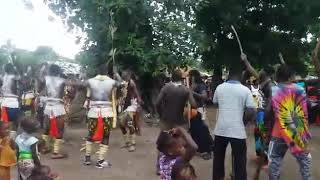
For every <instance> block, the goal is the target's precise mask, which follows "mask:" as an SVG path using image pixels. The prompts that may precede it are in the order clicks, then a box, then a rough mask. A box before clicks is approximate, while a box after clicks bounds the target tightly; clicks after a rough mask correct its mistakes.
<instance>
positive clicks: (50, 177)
mask: <svg viewBox="0 0 320 180" xmlns="http://www.w3.org/2000/svg"><path fill="white" fill-rule="evenodd" d="M27 180H59V177H58V175H56V174H54V173H52V172H51V168H50V167H49V166H45V165H41V166H38V167H36V168H34V169H33V171H32V173H31V176H30V177H29V178H28V179H27Z"/></svg>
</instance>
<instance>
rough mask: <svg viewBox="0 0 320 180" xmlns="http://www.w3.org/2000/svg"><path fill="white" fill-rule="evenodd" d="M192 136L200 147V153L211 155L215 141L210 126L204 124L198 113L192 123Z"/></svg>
mask: <svg viewBox="0 0 320 180" xmlns="http://www.w3.org/2000/svg"><path fill="white" fill-rule="evenodd" d="M190 134H191V137H192V139H193V140H194V141H195V142H196V144H197V145H198V152H200V153H211V152H212V148H213V139H212V136H211V135H210V132H209V129H208V126H207V125H206V124H205V123H204V122H203V120H202V116H201V114H200V113H199V112H198V114H197V115H196V117H194V118H193V119H191V121H190Z"/></svg>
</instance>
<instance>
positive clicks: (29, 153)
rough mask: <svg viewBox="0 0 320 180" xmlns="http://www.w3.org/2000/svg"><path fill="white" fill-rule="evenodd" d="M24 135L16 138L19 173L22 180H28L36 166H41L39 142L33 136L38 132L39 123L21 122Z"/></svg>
mask: <svg viewBox="0 0 320 180" xmlns="http://www.w3.org/2000/svg"><path fill="white" fill-rule="evenodd" d="M21 127H22V129H23V133H22V134H20V135H19V136H18V137H17V138H16V143H17V145H18V149H19V151H18V172H19V176H20V179H22V180H26V179H27V178H28V177H29V176H30V175H31V173H32V171H33V169H34V168H35V167H36V166H40V165H41V163H40V159H39V156H38V142H39V140H38V139H37V138H36V137H34V136H33V135H32V133H34V132H36V130H37V123H36V122H35V121H31V120H28V119H24V120H23V121H22V122H21Z"/></svg>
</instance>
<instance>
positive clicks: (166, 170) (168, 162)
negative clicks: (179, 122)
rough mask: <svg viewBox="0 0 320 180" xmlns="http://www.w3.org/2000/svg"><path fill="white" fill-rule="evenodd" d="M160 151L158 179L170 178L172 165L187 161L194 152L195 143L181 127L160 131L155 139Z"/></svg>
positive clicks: (195, 149) (165, 179)
mask: <svg viewBox="0 0 320 180" xmlns="http://www.w3.org/2000/svg"><path fill="white" fill-rule="evenodd" d="M157 148H158V150H159V151H160V153H161V154H160V158H159V164H160V179H161V180H172V178H171V173H172V169H173V167H174V166H176V165H178V164H181V163H189V161H190V160H191V159H192V157H193V156H194V155H195V154H196V151H197V148H198V147H197V145H196V143H195V142H194V141H193V139H192V138H191V136H190V135H189V134H188V133H187V131H186V130H184V129H183V128H180V127H179V128H175V129H172V130H169V131H162V132H161V133H160V135H159V137H158V140H157Z"/></svg>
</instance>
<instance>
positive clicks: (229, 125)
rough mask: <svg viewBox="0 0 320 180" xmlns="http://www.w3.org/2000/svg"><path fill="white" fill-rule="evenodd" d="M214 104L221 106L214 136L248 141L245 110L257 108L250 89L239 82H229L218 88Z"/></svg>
mask: <svg viewBox="0 0 320 180" xmlns="http://www.w3.org/2000/svg"><path fill="white" fill-rule="evenodd" d="M213 102H214V103H217V104H218V106H219V110H218V121H217V123H216V127H215V130H214V135H217V136H223V137H230V138H236V139H246V138H247V135H246V131H245V126H244V123H243V114H244V110H245V108H255V107H256V105H255V103H254V100H253V97H252V94H251V91H250V90H249V88H247V87H245V86H243V85H242V84H240V82H238V81H228V82H226V83H223V84H221V85H219V86H218V87H217V89H216V91H215V94H214V97H213Z"/></svg>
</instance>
